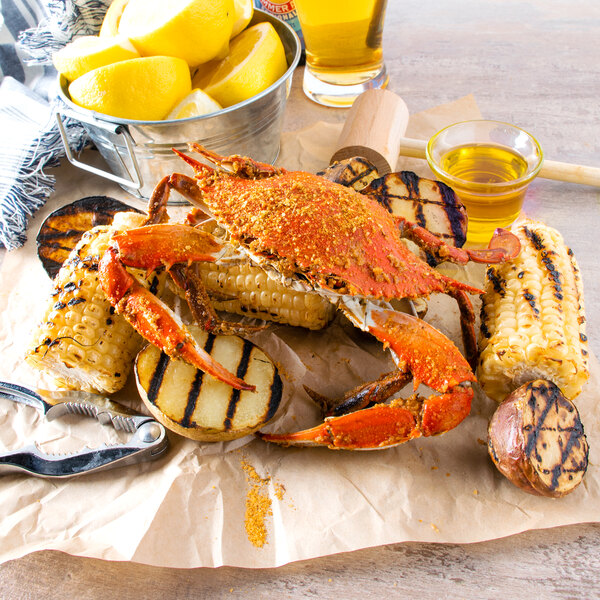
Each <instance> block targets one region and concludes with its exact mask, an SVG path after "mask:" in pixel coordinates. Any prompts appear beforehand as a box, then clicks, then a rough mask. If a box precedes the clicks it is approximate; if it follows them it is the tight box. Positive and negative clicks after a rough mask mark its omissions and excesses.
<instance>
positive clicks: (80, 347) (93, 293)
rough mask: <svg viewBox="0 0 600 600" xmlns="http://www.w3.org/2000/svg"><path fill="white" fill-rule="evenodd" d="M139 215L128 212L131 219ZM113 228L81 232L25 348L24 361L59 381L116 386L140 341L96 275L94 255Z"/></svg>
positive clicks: (96, 388)
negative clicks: (109, 298)
mask: <svg viewBox="0 0 600 600" xmlns="http://www.w3.org/2000/svg"><path fill="white" fill-rule="evenodd" d="M139 218H140V217H139V215H137V216H136V217H133V216H132V218H131V224H132V225H133V224H137V221H138V219H139ZM121 221H122V222H123V223H126V222H127V221H126V220H125V219H121ZM123 228H125V227H123ZM114 232H115V229H114V228H113V227H108V226H102V227H95V228H94V229H91V230H90V231H88V232H87V233H85V234H84V235H83V237H82V238H81V240H80V242H79V243H78V244H77V246H76V247H75V248H74V249H73V251H72V252H71V254H70V255H69V257H68V258H67V260H66V261H65V263H64V264H63V266H62V267H61V269H60V271H59V272H58V274H57V275H56V277H55V279H54V290H53V292H52V297H51V298H50V299H49V301H48V304H47V307H46V309H45V312H44V315H43V317H42V320H41V323H40V324H39V326H38V327H37V329H36V331H35V332H34V335H33V340H32V342H31V345H30V347H29V349H28V351H27V354H26V360H27V362H29V363H30V364H31V365H33V366H34V367H36V368H38V369H41V370H43V371H46V372H48V373H49V374H51V375H52V376H53V377H55V379H56V381H57V383H58V384H59V385H62V386H64V387H68V388H73V389H81V390H87V391H93V392H100V393H108V394H110V393H113V392H116V391H118V390H119V389H121V388H122V387H123V385H124V384H125V381H126V380H127V376H128V374H129V371H130V369H131V366H132V364H133V360H134V357H135V355H136V353H137V352H138V350H139V349H140V347H141V343H142V338H141V337H140V336H139V335H138V334H137V333H136V332H135V330H134V329H133V328H132V327H131V325H129V323H127V321H125V319H124V318H123V317H122V316H120V315H118V314H116V313H115V311H114V309H113V308H112V307H111V305H110V304H109V302H108V300H107V299H106V297H105V295H104V292H103V291H102V288H101V286H100V281H99V278H98V261H99V259H100V257H101V256H102V254H103V253H104V251H105V250H106V248H107V247H108V245H109V242H110V239H111V236H112V235H113V233H114Z"/></svg>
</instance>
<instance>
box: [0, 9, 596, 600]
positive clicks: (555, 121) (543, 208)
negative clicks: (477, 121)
mask: <svg viewBox="0 0 600 600" xmlns="http://www.w3.org/2000/svg"><path fill="white" fill-rule="evenodd" d="M599 39H600V4H598V3H597V2H596V1H595V0H528V1H523V0H522V1H519V2H517V1H515V0H484V1H483V2H482V1H481V0H455V1H454V2H452V3H448V2H445V1H443V0H429V1H428V2H422V3H417V2H414V3H407V2H400V1H399V0H389V2H388V10H387V17H386V25H385V33H384V53H385V57H386V64H387V67H388V70H389V72H390V84H389V88H390V89H391V90H393V91H394V92H396V93H398V94H399V95H401V96H402V97H403V98H404V100H405V101H406V103H407V105H408V107H409V109H410V111H411V112H419V111H422V110H425V109H428V108H431V107H433V106H436V105H438V104H442V103H445V102H448V101H451V100H454V99H456V98H459V97H461V96H464V95H466V94H473V95H474V97H475V99H476V101H477V103H478V105H479V108H480V110H481V113H482V115H483V116H484V117H486V118H491V119H496V120H501V121H507V122H511V123H514V124H516V125H519V126H521V127H523V128H524V129H526V130H529V131H530V132H532V133H533V134H534V135H535V136H536V137H537V139H538V140H539V141H540V143H541V145H542V147H543V149H544V151H545V154H546V157H547V158H550V159H553V160H562V161H565V162H574V163H580V164H588V165H595V166H598V165H600V142H599V140H600V108H599V103H598V96H599V95H600V46H599V45H598V40H599ZM301 84H302V72H301V70H298V73H297V74H296V75H295V78H294V85H293V89H292V92H291V95H290V99H289V104H288V107H287V110H286V117H285V123H284V130H285V131H293V130H297V129H299V128H302V127H304V126H306V125H309V124H311V123H313V122H315V121H318V120H323V121H332V122H336V121H338V122H341V121H343V119H344V118H345V115H346V112H345V111H344V110H339V109H329V108H324V107H321V106H318V105H316V104H313V103H311V102H310V101H309V100H307V99H306V98H305V97H304V96H303V93H302V89H301V88H302V85H301ZM534 186H535V189H534V194H533V195H532V196H528V198H527V199H526V204H525V210H526V211H527V209H528V206H529V204H528V203H531V202H534V201H535V202H536V203H538V205H536V212H538V213H539V214H540V215H542V216H543V218H544V220H545V221H546V222H547V223H548V224H549V225H552V226H554V227H557V228H558V229H559V230H560V231H561V233H562V234H563V236H564V238H565V240H566V242H567V244H568V245H570V246H571V247H572V249H573V250H574V252H575V255H576V257H577V259H578V261H579V264H580V267H581V271H582V274H583V281H584V286H585V299H586V307H587V319H588V337H589V339H590V344H591V347H592V350H593V351H594V353H595V354H596V355H599V354H600V335H597V332H598V331H600V310H599V309H598V306H599V300H600V289H599V286H600V283H599V280H600V277H599V275H600V272H599V271H600V269H599V267H598V261H597V259H596V257H595V252H594V250H593V239H594V238H595V235H596V234H597V229H598V228H599V227H600V210H599V206H600V189H597V188H591V187H585V186H577V185H573V184H567V183H559V182H554V181H545V180H537V181H536V182H534V184H533V186H532V188H533V187H534ZM532 197H533V198H534V200H532ZM65 510H67V508H65ZM599 573H600V525H599V524H581V525H576V526H570V527H561V528H555V529H549V530H543V531H529V532H526V533H523V534H520V535H516V536H511V537H509V538H504V539H499V540H493V541H489V542H483V543H477V544H469V545H462V546H461V545H454V544H425V543H403V544H395V545H390V546H384V547H378V548H370V549H364V550H359V551H356V552H352V553H345V554H338V555H334V556H328V557H323V558H320V559H314V560H308V561H303V562H298V563H293V564H289V565H286V566H284V567H280V568H278V569H257V570H247V569H236V568H231V567H222V568H218V569H204V568H201V569H194V570H177V569H166V568H153V567H148V566H142V565H137V564H132V563H113V562H106V561H101V560H94V559H85V558H79V557H72V556H68V555H65V554H61V553H58V552H49V551H48V552H39V553H36V554H31V555H28V556H26V557H24V558H22V559H19V560H15V561H11V562H8V563H5V564H4V565H2V566H0V589H1V590H2V593H1V596H2V598H4V599H5V600H16V599H24V598H28V599H34V598H36V599H37V598H44V599H48V600H51V599H54V598H67V597H72V598H78V599H79V600H86V599H96V598H119V599H126V598H136V599H137V598H145V599H154V598H156V599H158V598H173V599H179V598H181V599H183V598H192V597H200V598H247V597H250V596H252V597H256V598H272V597H278V598H309V597H310V598H312V597H318V598H333V597H338V598H356V597H361V598H364V599H365V600H366V599H368V598H381V597H401V596H402V597H406V596H407V594H408V596H409V597H415V596H419V597H421V598H439V597H441V596H442V595H444V597H446V598H468V597H478V598H499V597H501V596H507V597H525V596H527V595H530V594H535V595H536V596H537V597H540V598H584V597H585V598H599V597H600V575H599Z"/></svg>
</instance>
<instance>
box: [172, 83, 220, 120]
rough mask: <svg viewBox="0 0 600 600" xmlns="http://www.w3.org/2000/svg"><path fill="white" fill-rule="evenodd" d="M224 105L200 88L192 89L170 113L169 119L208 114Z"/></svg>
mask: <svg viewBox="0 0 600 600" xmlns="http://www.w3.org/2000/svg"><path fill="white" fill-rule="evenodd" d="M222 108H223V107H222V106H221V105H220V104H219V103H218V102H215V101H214V100H213V99H212V98H211V97H210V96H209V95H208V94H207V93H205V92H203V91H202V90H200V89H196V90H192V93H191V94H189V95H188V96H186V97H185V98H184V99H183V100H182V101H181V102H180V103H179V104H178V105H177V106H176V107H175V108H174V109H173V110H172V111H171V112H170V113H169V114H168V115H167V120H171V119H187V118H188V117H200V116H201V115H207V114H209V113H212V112H216V111H217V110H221V109H222Z"/></svg>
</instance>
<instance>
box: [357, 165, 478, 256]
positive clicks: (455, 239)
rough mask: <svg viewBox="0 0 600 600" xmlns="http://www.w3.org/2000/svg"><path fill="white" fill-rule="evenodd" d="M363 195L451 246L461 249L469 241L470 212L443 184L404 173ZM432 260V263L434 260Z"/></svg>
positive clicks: (391, 176)
mask: <svg viewBox="0 0 600 600" xmlns="http://www.w3.org/2000/svg"><path fill="white" fill-rule="evenodd" d="M362 193H364V194H368V195H370V196H372V197H374V198H375V199H376V200H377V201H378V202H379V203H380V204H382V205H383V206H385V207H386V208H387V209H388V210H389V211H390V212H391V213H392V214H393V215H396V216H400V217H404V218H405V219H407V220H408V221H411V222H412V223H416V224H417V225H420V226H421V227H424V228H425V229H427V230H428V231H430V232H431V233H433V234H434V235H436V236H437V237H438V238H440V239H442V240H444V241H445V242H446V243H447V244H450V245H451V246H456V247H457V248H461V247H462V246H463V245H464V243H465V241H466V239H467V211H466V210H465V207H464V206H463V204H462V202H460V200H459V199H458V198H457V197H456V194H455V193H454V191H453V190H452V189H451V188H449V187H448V186H447V185H446V184H444V183H442V182H441V181H434V180H433V179H425V178H423V177H419V176H418V175H416V174H415V173H413V172H412V171H400V172H398V173H390V174H389V175H385V176H384V177H380V178H379V179H375V180H374V181H372V182H371V183H370V184H369V186H368V187H367V188H366V189H365V190H363V192H362ZM428 260H429V261H430V262H431V257H428Z"/></svg>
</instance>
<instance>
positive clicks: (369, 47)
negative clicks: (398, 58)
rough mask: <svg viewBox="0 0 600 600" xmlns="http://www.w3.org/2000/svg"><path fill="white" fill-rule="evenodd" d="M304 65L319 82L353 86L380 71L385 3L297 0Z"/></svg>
mask: <svg viewBox="0 0 600 600" xmlns="http://www.w3.org/2000/svg"><path fill="white" fill-rule="evenodd" d="M295 4H296V10H297V11H298V18H299V19H300V24H301V26H302V34H303V35H304V41H305V44H306V62H307V64H308V66H309V68H310V69H311V71H312V73H313V74H314V75H315V76H316V77H317V78H318V79H320V80H321V81H324V82H325V83H329V84H333V85H355V84H359V83H363V82H365V81H368V80H369V79H372V78H373V77H375V76H376V75H377V74H378V73H379V72H380V71H381V69H382V67H383V53H382V48H381V34H382V30H383V19H384V15H385V6H386V0H296V2H295Z"/></svg>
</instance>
